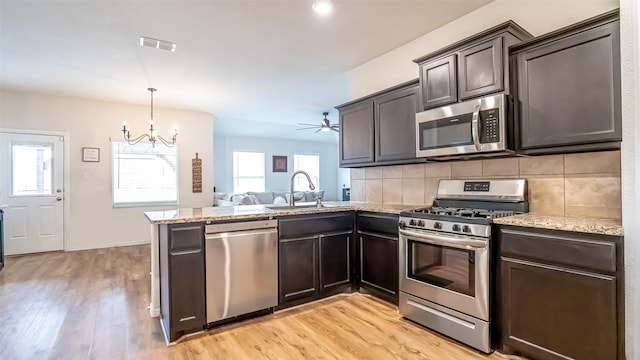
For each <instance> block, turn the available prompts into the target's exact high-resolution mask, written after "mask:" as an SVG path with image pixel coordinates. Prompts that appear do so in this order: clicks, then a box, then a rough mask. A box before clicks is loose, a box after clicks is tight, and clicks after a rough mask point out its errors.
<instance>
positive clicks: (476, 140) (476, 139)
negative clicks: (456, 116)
mask: <svg viewBox="0 0 640 360" xmlns="http://www.w3.org/2000/svg"><path fill="white" fill-rule="evenodd" d="M481 102H482V100H480V101H479V102H478V105H476V108H475V110H474V111H473V117H472V118H471V136H472V137H473V145H475V147H476V151H480V149H481V147H482V145H481V144H480V134H479V132H480V129H478V117H479V116H480V104H481Z"/></svg>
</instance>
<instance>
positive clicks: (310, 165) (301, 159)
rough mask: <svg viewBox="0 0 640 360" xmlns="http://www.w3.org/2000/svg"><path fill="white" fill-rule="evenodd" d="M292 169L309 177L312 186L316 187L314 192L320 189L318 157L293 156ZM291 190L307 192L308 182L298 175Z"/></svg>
mask: <svg viewBox="0 0 640 360" xmlns="http://www.w3.org/2000/svg"><path fill="white" fill-rule="evenodd" d="M293 169H294V171H298V170H304V171H306V172H307V173H308V174H309V176H310V177H311V181H312V182H313V185H315V186H316V190H318V189H320V155H302V154H294V155H293ZM293 188H294V190H296V191H308V190H309V182H308V181H307V178H306V177H304V176H303V175H298V176H296V178H295V182H294V184H293Z"/></svg>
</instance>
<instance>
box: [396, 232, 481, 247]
mask: <svg viewBox="0 0 640 360" xmlns="http://www.w3.org/2000/svg"><path fill="white" fill-rule="evenodd" d="M399 232H400V235H403V236H405V237H407V238H411V239H412V240H414V241H419V242H425V243H430V244H434V245H442V246H449V247H455V248H459V249H469V248H470V247H472V248H476V249H486V248H487V247H488V246H489V242H488V241H486V240H474V239H461V238H456V237H451V236H443V235H438V234H423V233H418V232H415V231H410V230H403V229H400V230H399Z"/></svg>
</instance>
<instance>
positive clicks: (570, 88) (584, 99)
mask: <svg viewBox="0 0 640 360" xmlns="http://www.w3.org/2000/svg"><path fill="white" fill-rule="evenodd" d="M618 34H619V28H618V23H617V22H615V23H610V24H607V25H605V26H601V27H597V28H593V29H591V30H588V31H584V32H581V33H577V34H575V35H572V36H569V37H565V38H562V39H560V40H557V41H555V42H552V43H548V44H546V45H543V46H540V47H536V48H533V49H530V50H527V51H525V52H522V53H519V54H518V55H517V66H518V69H517V71H518V100H519V104H520V142H521V148H522V149H532V148H544V147H553V146H567V145H580V144H593V143H602V142H608V141H620V140H621V139H622V130H621V120H620V116H621V115H620V114H621V110H620V44H619V35H618ZM581 150H588V149H584V148H583V149H581Z"/></svg>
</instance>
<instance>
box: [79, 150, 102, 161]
mask: <svg viewBox="0 0 640 360" xmlns="http://www.w3.org/2000/svg"><path fill="white" fill-rule="evenodd" d="M82 161H86V162H100V148H90V147H83V148H82Z"/></svg>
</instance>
